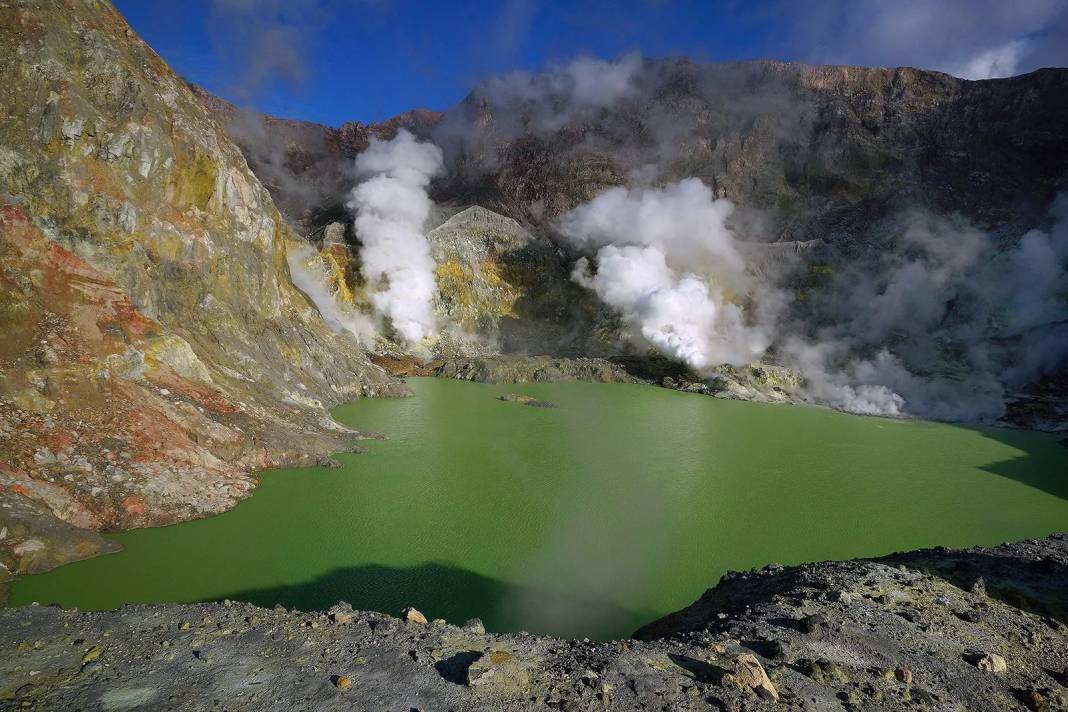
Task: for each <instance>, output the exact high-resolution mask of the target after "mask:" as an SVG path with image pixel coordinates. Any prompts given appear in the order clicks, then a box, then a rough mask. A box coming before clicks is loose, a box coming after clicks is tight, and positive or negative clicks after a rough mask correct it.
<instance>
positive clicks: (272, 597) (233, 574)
mask: <svg viewBox="0 0 1068 712" xmlns="http://www.w3.org/2000/svg"><path fill="white" fill-rule="evenodd" d="M410 383H411V386H412V389H413V390H414V391H415V397H414V398H404V399H389V400H363V401H359V402H357V403H352V404H349V405H345V406H342V407H339V408H337V409H336V410H335V416H336V417H337V418H338V419H339V420H340V421H342V422H344V423H347V424H350V425H352V426H353V427H357V428H361V429H364V430H373V431H378V432H381V433H384V434H385V435H386V436H387V437H388V438H389V439H388V440H385V441H381V442H369V443H368V446H369V448H370V452H369V453H368V454H364V455H340V456H338V459H339V460H340V461H341V462H342V463H343V464H344V467H342V468H341V469H326V468H306V469H295V470H277V471H270V472H266V473H263V482H262V484H261V486H260V487H259V488H258V489H257V490H256V491H255V493H254V494H253V496H252V497H251V499H249V500H248V501H246V502H244V503H242V504H241V505H239V506H238V507H237V508H236V509H235V510H233V511H230V512H227V513H226V514H223V515H221V516H218V517H214V518H211V519H206V520H203V521H196V522H189V523H186V524H181V525H177V526H172V527H163V528H159V529H147V530H139V531H132V532H126V533H122V534H116V535H112V538H113V539H115V540H116V541H119V542H121V543H122V545H123V547H124V549H125V550H124V551H123V552H122V553H119V554H113V555H109V556H103V557H99V558H96V559H91V560H88V561H82V562H78V563H75V564H71V565H68V566H63V567H61V568H59V569H56V570H54V571H52V572H49V573H47V574H42V575H38V576H27V577H21V578H19V579H17V581H16V583H15V584H14V586H13V591H12V603H13V604H14V605H22V604H27V603H30V602H32V601H39V602H41V603H53V602H56V603H60V604H62V605H64V606H78V607H80V608H83V609H104V608H114V607H117V606H120V605H122V604H124V603H132V602H163V601H182V602H187V601H203V600H217V599H222V598H231V599H238V600H245V601H251V602H253V603H257V604H260V605H263V606H273V605H275V604H277V603H281V604H282V605H284V606H287V607H295V608H299V609H302V610H314V609H324V608H327V607H329V606H330V605H332V604H333V603H335V602H337V601H338V600H345V601H348V602H350V603H351V604H352V605H353V606H355V607H356V608H360V609H369V610H378V611H384V612H388V613H392V614H394V615H397V614H399V611H400V610H401V608H403V607H404V606H408V605H414V606H415V607H417V608H419V609H420V610H421V611H423V613H425V614H426V615H427V617H429V618H437V617H441V618H445V619H447V620H448V621H449V622H450V623H457V624H459V623H462V622H463V621H464V620H466V619H468V618H471V617H475V616H477V617H480V618H482V619H483V620H484V621H485V623H486V626H487V627H488V628H489V629H490V630H495V631H516V630H527V631H531V632H544V633H552V634H556V635H561V636H578V637H584V636H588V637H591V638H612V637H625V636H628V635H629V634H630V633H631V632H633V631H634V630H635V629H636V628H638V627H639V626H640V625H642V624H644V623H646V622H649V621H651V620H653V619H654V618H657V617H659V616H661V615H663V614H665V613H668V612H670V611H674V610H677V609H679V608H682V607H683V606H686V605H688V604H689V603H691V602H692V601H694V599H696V598H697V597H698V596H699V595H700V594H701V593H702V592H703V591H704V590H705V589H706V588H708V587H710V586H712V585H713V584H715V583H716V581H718V580H719V577H720V576H721V575H722V574H723V573H724V572H725V571H726V570H728V569H747V568H752V567H755V566H763V565H765V564H768V563H771V562H779V563H783V564H792V563H800V562H805V561H814V560H823V559H840V558H851V557H858V556H873V555H880V554H886V553H890V552H893V551H899V550H905V549H913V548H918V547H928V546H935V545H946V546H972V545H980V544H982V545H991V544H996V543H999V542H1002V541H1005V540H1010V539H1019V538H1025V537H1039V536H1045V535H1046V534H1048V533H1050V532H1051V531H1054V530H1057V529H1064V528H1066V527H1068V448H1065V447H1063V446H1061V445H1060V444H1058V443H1057V441H1056V440H1055V438H1053V437H1051V436H1048V435H1044V434H1040V433H1032V432H1021V431H1012V430H1003V429H993V428H972V427H959V426H954V425H945V424H935V423H928V422H920V421H905V420H887V419H881V418H865V417H859V416H850V415H844V414H841V413H836V412H833V411H830V410H825V409H822V408H812V407H799V406H775V405H761V404H756V403H742V402H732V401H721V400H716V399H714V398H709V397H706V396H701V395H693V394H686V393H680V392H676V391H670V390H665V389H661V388H653V387H648V386H634V385H602V384H589V383H567V384H531V385H518V386H517V385H503V386H502V385H486V384H477V383H465V382H459V381H447V380H437V379H410ZM509 392H514V393H523V394H529V395H531V396H534V397H536V398H538V399H542V400H547V401H551V402H553V403H555V404H557V406H558V407H556V408H553V409H544V408H534V407H529V406H524V405H520V404H518V403H508V402H502V401H500V400H497V396H498V395H500V394H504V393H509Z"/></svg>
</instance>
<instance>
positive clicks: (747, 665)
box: [732, 653, 779, 700]
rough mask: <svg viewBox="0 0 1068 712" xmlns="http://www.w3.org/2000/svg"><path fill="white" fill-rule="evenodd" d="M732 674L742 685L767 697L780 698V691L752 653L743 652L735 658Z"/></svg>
mask: <svg viewBox="0 0 1068 712" xmlns="http://www.w3.org/2000/svg"><path fill="white" fill-rule="evenodd" d="M732 674H733V675H734V679H735V681H736V682H737V683H738V684H739V685H740V686H742V687H748V688H749V689H751V690H753V692H755V693H757V694H758V695H760V696H761V697H763V698H765V699H772V700H778V699H779V691H778V690H777V689H775V685H774V684H772V682H771V679H770V678H768V674H767V673H766V672H765V671H764V666H763V665H761V664H760V661H759V660H757V657H756V656H755V655H753V654H752V653H743V654H741V655H739V656H737V657H736V658H734V668H733V670H732Z"/></svg>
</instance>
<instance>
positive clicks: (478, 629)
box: [464, 618, 486, 635]
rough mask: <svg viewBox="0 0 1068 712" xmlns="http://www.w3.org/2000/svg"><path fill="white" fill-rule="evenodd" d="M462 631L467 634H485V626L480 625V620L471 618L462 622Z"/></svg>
mask: <svg viewBox="0 0 1068 712" xmlns="http://www.w3.org/2000/svg"><path fill="white" fill-rule="evenodd" d="M464 630H466V631H467V632H468V633H476V634H478V635H485V634H486V626H484V625H482V619H481V618H471V619H469V620H467V621H464Z"/></svg>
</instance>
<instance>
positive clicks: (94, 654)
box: [82, 645, 104, 665]
mask: <svg viewBox="0 0 1068 712" xmlns="http://www.w3.org/2000/svg"><path fill="white" fill-rule="evenodd" d="M103 652H104V649H103V648H101V647H100V646H99V645H94V646H93V647H91V648H89V650H87V651H85V655H83V656H82V664H83V665H84V664H86V663H91V662H93V661H94V660H96V659H97V658H99V657H100V654H101V653H103Z"/></svg>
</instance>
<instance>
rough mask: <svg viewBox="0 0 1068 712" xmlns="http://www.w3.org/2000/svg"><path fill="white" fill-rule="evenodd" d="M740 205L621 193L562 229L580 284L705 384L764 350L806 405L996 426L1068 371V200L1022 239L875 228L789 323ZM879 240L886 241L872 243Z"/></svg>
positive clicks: (940, 227)
mask: <svg viewBox="0 0 1068 712" xmlns="http://www.w3.org/2000/svg"><path fill="white" fill-rule="evenodd" d="M733 210H734V206H733V204H732V203H730V202H728V201H726V200H716V199H714V198H713V195H712V192H711V190H709V188H708V187H707V186H705V185H704V184H703V183H702V182H701V181H699V180H697V179H693V178H691V179H687V180H683V181H680V182H678V183H673V184H670V185H668V186H666V187H663V188H612V189H609V190H607V191H605V192H603V193H601V194H600V195H598V196H597V197H595V198H594V199H593V200H592V201H590V202H589V203H586V204H584V205H581V206H579V207H578V208H575V209H574V210H572V211H570V212H568V213H566V214H565V215H563V216H562V217H561V219H560V223H559V227H560V231H561V233H562V234H563V235H564V236H565V238H567V239H568V240H570V242H571V243H572V244H574V245H575V246H576V247H578V248H579V249H581V250H585V251H588V252H595V257H594V260H593V262H595V264H596V267H595V268H594V265H593V264H591V260H590V259H588V258H586V257H583V258H581V259H579V260H578V262H577V263H576V265H575V268H574V271H573V273H572V277H573V279H575V280H576V281H577V282H579V283H580V284H582V285H584V286H586V287H588V288H589V289H591V290H593V291H594V292H595V293H596V294H597V295H598V296H599V297H600V298H601V299H602V300H603V301H604V302H605V303H606V304H608V305H609V306H611V307H614V308H615V309H617V310H618V311H619V312H620V313H621V315H622V317H623V319H624V321H625V323H626V324H627V325H628V327H629V328H630V330H631V333H632V335H633V336H634V337H637V338H638V339H640V340H642V341H644V342H645V343H647V344H649V345H651V346H653V347H655V348H656V349H658V350H659V351H661V352H662V353H664V354H667V355H670V356H672V357H675V358H677V359H679V360H682V361H684V362H686V363H687V364H688V365H689V366H691V367H693V368H694V369H695V370H697V371H698V372H704V373H707V372H708V371H709V369H711V368H712V367H715V366H718V365H720V364H732V365H741V364H745V363H751V362H753V361H755V360H757V359H760V358H761V357H763V356H764V355H765V353H766V352H768V351H769V350H773V352H774V357H775V359H777V360H780V361H782V362H784V363H785V364H786V365H789V366H792V367H794V368H795V369H797V370H798V371H799V372H800V373H801V374H802V375H803V376H804V379H805V387H804V388H805V390H804V393H803V394H801V395H803V396H806V397H808V398H809V399H811V400H813V401H816V402H819V403H824V404H827V405H830V406H833V407H835V408H839V409H841V410H847V411H851V412H856V413H864V414H869V415H889V416H904V415H919V416H924V417H930V418H936V419H940V420H971V421H975V420H978V421H995V420H997V419H998V418H999V417H1001V416H1002V415H1003V414H1004V412H1005V407H1006V400H1007V399H1008V398H1009V397H1011V395H1012V393H1014V392H1016V391H1018V390H1019V389H1021V388H1024V387H1026V386H1027V385H1029V384H1031V383H1033V382H1034V381H1035V379H1037V378H1039V377H1041V376H1042V375H1044V374H1046V373H1049V372H1051V371H1052V370H1053V369H1055V368H1058V367H1060V366H1062V365H1063V364H1064V362H1065V359H1066V358H1068V199H1065V198H1061V199H1060V200H1059V201H1057V202H1056V203H1055V205H1054V207H1053V211H1052V215H1053V218H1054V221H1053V227H1052V228H1051V229H1050V230H1048V231H1041V230H1031V231H1030V232H1028V233H1027V234H1025V235H1023V236H1022V237H1020V238H1017V239H1015V240H1012V239H1008V238H1007V237H1006V236H1002V237H1001V238H995V237H994V236H993V235H991V234H988V233H986V232H983V231H981V230H977V229H975V228H973V227H971V226H969V225H967V224H963V223H961V222H960V221H959V220H950V219H946V218H941V217H937V216H932V215H930V214H928V213H923V212H915V213H912V214H908V215H905V216H903V217H899V218H898V219H896V220H895V221H893V222H892V223H891V224H889V225H882V226H879V227H878V228H877V229H876V230H875V231H873V234H872V235H871V236H869V239H868V240H867V241H866V242H867V244H869V245H870V249H869V251H868V252H867V256H860V257H855V258H853V259H851V260H849V261H844V262H841V263H839V264H837V265H836V266H835V270H836V276H835V278H834V279H833V280H832V283H831V284H830V285H828V286H827V287H826V288H824V289H819V290H815V291H813V292H811V293H810V294H808V295H807V298H806V302H805V304H803V305H801V306H802V308H803V309H802V311H797V310H795V312H796V313H794V314H793V315H792V318H791V319H784V318H782V317H783V315H784V310H785V305H786V299H785V297H784V294H785V293H786V290H785V289H784V287H783V286H781V285H780V284H779V283H778V281H779V280H777V279H776V277H775V275H773V274H769V273H766V272H758V271H757V270H755V269H753V268H752V265H747V264H746V260H745V259H744V257H745V255H747V254H753V253H754V250H759V249H760V248H759V246H755V245H745V244H743V243H742V242H741V241H740V240H739V239H737V238H736V236H735V234H734V233H733V232H732V230H731V229H730V227H729V226H728V222H727V219H728V216H730V215H731V214H732V211H733ZM876 234H881V235H882V238H881V239H876V237H875V235H876Z"/></svg>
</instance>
